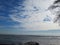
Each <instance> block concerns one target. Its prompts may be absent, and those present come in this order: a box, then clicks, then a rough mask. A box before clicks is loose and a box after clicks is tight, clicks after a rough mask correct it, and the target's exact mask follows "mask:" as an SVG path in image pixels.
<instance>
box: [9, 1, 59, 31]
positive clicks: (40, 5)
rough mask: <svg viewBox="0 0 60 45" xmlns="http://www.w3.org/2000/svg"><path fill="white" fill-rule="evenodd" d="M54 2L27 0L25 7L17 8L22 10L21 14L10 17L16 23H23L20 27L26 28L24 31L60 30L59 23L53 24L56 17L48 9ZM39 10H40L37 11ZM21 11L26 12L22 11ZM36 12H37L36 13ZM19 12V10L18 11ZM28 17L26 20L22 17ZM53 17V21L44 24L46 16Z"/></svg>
mask: <svg viewBox="0 0 60 45" xmlns="http://www.w3.org/2000/svg"><path fill="white" fill-rule="evenodd" d="M53 2H54V0H45V1H43V0H26V1H25V2H24V3H23V5H24V6H25V7H24V8H21V6H18V7H15V8H17V9H19V10H20V12H18V13H17V12H16V13H13V14H12V15H10V17H11V18H12V19H13V20H14V21H16V22H19V23H20V22H21V23H22V25H20V27H21V26H22V27H24V28H25V29H24V30H52V29H60V27H59V26H58V24H57V23H53V19H54V17H55V16H54V15H52V14H51V13H50V12H49V11H47V10H46V9H47V8H48V7H49V6H50V5H51V4H52V3H53ZM36 9H38V10H36ZM21 10H25V11H22V12H21ZM35 10H36V11H35ZM17 11H18V10H17ZM25 15H27V17H26V18H22V17H21V16H25ZM47 15H48V16H49V17H51V21H49V22H44V21H43V19H44V18H45V17H46V16H47Z"/></svg>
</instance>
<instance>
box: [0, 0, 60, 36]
mask: <svg viewBox="0 0 60 45" xmlns="http://www.w3.org/2000/svg"><path fill="white" fill-rule="evenodd" d="M41 1H42V0H40V2H41ZM42 2H44V0H43V1H42ZM46 2H49V1H48V0H46ZM30 3H31V4H30ZM49 3H50V2H49ZM49 3H47V4H48V5H47V4H46V5H47V6H44V4H43V3H41V4H40V3H39V0H38V1H37V2H36V1H34V0H33V1H30V0H0V34H33V35H35V34H36V35H44V34H45V35H52V33H54V35H55V34H57V35H58V34H59V32H60V30H57V29H60V27H59V26H57V28H55V27H56V24H54V23H52V18H51V15H50V13H49V15H50V16H47V15H48V14H47V13H46V12H45V9H46V8H47V7H48V6H49V5H50V4H49ZM37 4H40V5H38V6H37ZM42 5H43V6H42ZM43 9H44V10H43ZM40 13H41V14H40ZM39 15H40V16H39ZM41 15H42V16H41ZM42 20H43V21H42ZM45 23H46V24H47V25H46V24H45ZM49 24H51V25H49ZM48 25H49V26H48ZM47 26H48V27H47ZM51 26H52V27H51ZM50 28H51V29H50ZM54 30H55V31H54ZM56 30H57V31H56Z"/></svg>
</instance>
